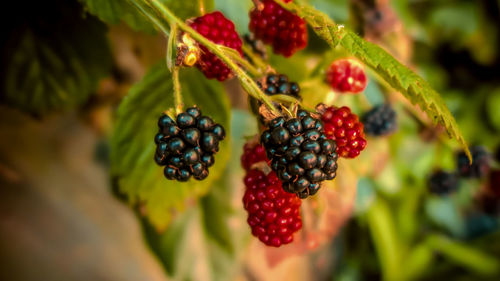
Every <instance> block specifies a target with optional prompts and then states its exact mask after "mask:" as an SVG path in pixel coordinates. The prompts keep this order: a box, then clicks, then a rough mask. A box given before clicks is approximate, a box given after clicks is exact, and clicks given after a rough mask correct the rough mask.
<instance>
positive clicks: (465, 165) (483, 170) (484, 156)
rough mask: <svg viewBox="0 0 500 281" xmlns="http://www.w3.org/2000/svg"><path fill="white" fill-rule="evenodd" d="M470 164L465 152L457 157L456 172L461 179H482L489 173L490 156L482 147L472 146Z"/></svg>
mask: <svg viewBox="0 0 500 281" xmlns="http://www.w3.org/2000/svg"><path fill="white" fill-rule="evenodd" d="M470 152H471V154H472V164H470V162H469V158H468V157H467V155H466V154H465V152H463V151H462V152H460V153H458V155H457V171H458V174H459V175H460V176H461V177H465V178H482V177H484V176H485V175H487V174H488V172H489V171H490V162H491V155H490V153H489V152H488V151H487V150H486V148H485V147H483V146H472V147H471V148H470Z"/></svg>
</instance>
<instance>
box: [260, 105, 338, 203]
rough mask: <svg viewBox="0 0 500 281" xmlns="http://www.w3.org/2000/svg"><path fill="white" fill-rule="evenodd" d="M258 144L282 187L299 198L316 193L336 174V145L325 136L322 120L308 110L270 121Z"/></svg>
mask: <svg viewBox="0 0 500 281" xmlns="http://www.w3.org/2000/svg"><path fill="white" fill-rule="evenodd" d="M261 143H262V144H263V145H264V147H265V149H266V153H267V157H268V158H269V159H271V169H272V170H273V171H275V172H276V174H277V176H278V178H279V179H280V180H281V181H282V187H283V189H284V190H285V191H286V192H290V193H295V194H297V195H298V196H299V197H300V198H306V197H307V196H309V195H314V194H316V193H317V192H318V190H319V188H320V183H321V182H322V181H324V180H332V179H334V178H335V177H336V175H337V174H336V172H337V159H338V156H337V153H336V152H335V151H336V148H337V145H336V143H335V141H333V140H330V139H327V138H326V136H325V134H324V133H323V124H322V123H321V121H320V120H318V119H316V118H314V117H313V116H311V114H309V113H308V112H307V111H304V110H299V111H298V112H297V117H294V118H289V119H288V120H286V119H285V118H284V117H277V118H275V119H273V120H271V121H270V122H269V123H268V129H267V130H266V131H264V132H263V133H262V135H261Z"/></svg>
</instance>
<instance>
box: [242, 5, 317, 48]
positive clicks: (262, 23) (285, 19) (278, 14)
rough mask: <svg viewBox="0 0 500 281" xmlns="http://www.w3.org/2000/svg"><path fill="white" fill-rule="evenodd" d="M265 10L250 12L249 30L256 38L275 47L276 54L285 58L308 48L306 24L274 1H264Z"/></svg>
mask: <svg viewBox="0 0 500 281" xmlns="http://www.w3.org/2000/svg"><path fill="white" fill-rule="evenodd" d="M262 4H263V9H258V8H257V7H255V8H253V9H252V10H251V11H250V24H249V29H250V31H252V32H253V34H254V35H255V38H257V39H260V40H262V41H263V42H264V43H266V44H270V45H272V46H273V51H274V53H276V54H281V55H283V56H285V57H289V56H291V55H293V54H294V53H295V52H296V51H298V50H301V49H304V48H305V47H306V46H307V26H306V22H305V21H304V20H303V19H301V18H300V17H299V16H297V15H295V14H293V13H292V12H290V11H287V10H285V9H284V8H283V7H281V6H280V5H279V4H277V3H276V2H274V0H262Z"/></svg>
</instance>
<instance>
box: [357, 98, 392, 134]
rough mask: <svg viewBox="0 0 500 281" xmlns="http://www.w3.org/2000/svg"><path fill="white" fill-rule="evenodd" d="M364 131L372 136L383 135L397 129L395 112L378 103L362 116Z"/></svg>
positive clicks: (386, 105) (389, 107)
mask: <svg viewBox="0 0 500 281" xmlns="http://www.w3.org/2000/svg"><path fill="white" fill-rule="evenodd" d="M362 121H363V125H364V128H365V133H366V134H367V135H372V136H384V135H388V134H391V133H393V132H394V131H396V130H397V127H398V125H397V120H396V112H395V111H394V109H393V108H392V107H391V106H390V105H388V104H383V105H378V106H375V107H374V108H372V109H371V110H370V111H368V112H367V113H365V115H364V116H363V120H362Z"/></svg>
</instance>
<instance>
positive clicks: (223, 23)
mask: <svg viewBox="0 0 500 281" xmlns="http://www.w3.org/2000/svg"><path fill="white" fill-rule="evenodd" d="M189 26H191V27H192V28H193V29H194V30H196V31H198V32H199V33H200V34H201V35H203V36H204V37H205V38H207V39H209V40H210V41H212V42H214V43H216V44H219V45H224V46H226V47H228V48H232V49H235V50H236V51H238V53H240V54H241V55H242V56H243V51H242V49H241V46H242V44H243V42H242V41H241V39H240V37H239V36H238V33H237V32H236V30H235V29H234V24H233V22H232V21H231V20H229V19H227V18H226V17H224V15H223V14H222V13H221V12H219V11H216V12H213V13H210V14H206V15H203V16H201V17H197V18H195V19H193V20H192V22H191V23H190V24H189ZM200 49H201V56H200V58H199V59H198V62H197V63H196V66H197V67H198V68H199V69H200V70H201V71H202V72H203V74H205V76H206V77H207V78H208V79H213V78H215V79H217V80H219V81H224V80H226V79H228V78H231V77H232V72H231V69H229V67H227V66H226V65H225V64H224V63H223V62H222V61H221V60H220V59H219V58H218V57H217V56H216V55H214V54H213V53H211V52H210V51H209V50H208V49H207V48H206V47H205V46H203V45H201V44H200Z"/></svg>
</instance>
